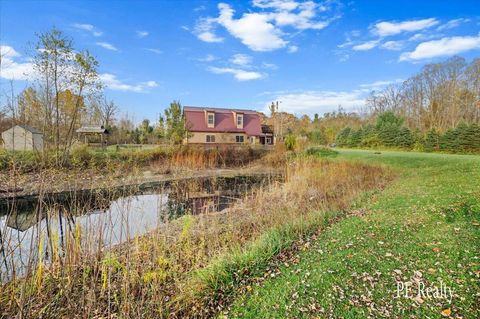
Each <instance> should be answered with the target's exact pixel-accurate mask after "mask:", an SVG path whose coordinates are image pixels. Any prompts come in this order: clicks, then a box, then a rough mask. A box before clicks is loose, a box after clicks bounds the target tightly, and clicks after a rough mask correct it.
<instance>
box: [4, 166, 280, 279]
mask: <svg viewBox="0 0 480 319" xmlns="http://www.w3.org/2000/svg"><path fill="white" fill-rule="evenodd" d="M276 179H277V178H276V177H272V176H270V175H261V176H255V177H246V176H237V177H234V178H204V179H201V180H199V179H191V180H187V181H180V182H179V181H176V182H170V183H168V184H165V183H163V184H153V185H149V187H128V188H121V189H112V190H104V189H102V190H89V191H82V192H67V193H59V194H55V196H53V194H50V196H48V195H47V196H44V197H42V198H40V197H38V196H37V197H31V198H28V199H23V200H20V199H17V200H16V201H12V200H11V201H10V202H4V203H3V205H1V206H0V209H1V210H0V281H2V282H5V281H8V280H10V279H11V278H12V277H13V276H14V275H15V276H17V277H18V276H20V277H21V276H25V275H26V274H28V273H29V271H30V270H32V269H35V266H36V265H37V264H38V261H39V260H41V261H42V262H43V263H45V264H48V263H49V262H51V259H52V258H51V256H52V255H56V256H63V255H64V253H65V250H66V249H69V248H68V247H71V245H72V242H74V243H75V244H77V245H81V249H82V250H83V251H96V250H98V249H108V248H111V247H113V246H115V245H118V244H121V243H124V242H126V241H128V240H130V239H132V238H134V237H136V236H141V235H143V234H146V233H148V232H151V231H153V230H154V229H156V228H158V227H159V226H160V225H161V224H164V223H166V222H168V221H169V220H171V219H174V218H177V217H178V216H181V215H184V214H187V213H188V214H201V213H205V212H216V211H221V210H223V209H225V208H226V207H228V206H229V205H231V203H232V202H235V201H237V200H239V199H241V198H242V196H246V195H248V194H249V193H253V192H254V191H255V189H256V188H258V187H261V186H263V185H265V184H268V183H270V182H271V181H273V180H276Z"/></svg>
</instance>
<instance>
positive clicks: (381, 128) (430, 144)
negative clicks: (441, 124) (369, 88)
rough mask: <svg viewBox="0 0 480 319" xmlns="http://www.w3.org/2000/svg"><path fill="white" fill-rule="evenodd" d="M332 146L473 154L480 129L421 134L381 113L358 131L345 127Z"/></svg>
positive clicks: (469, 127) (460, 126)
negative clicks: (373, 122) (373, 121)
mask: <svg viewBox="0 0 480 319" xmlns="http://www.w3.org/2000/svg"><path fill="white" fill-rule="evenodd" d="M336 144H337V145H338V146H340V147H364V148H378V147H387V148H399V149H407V150H417V151H426V152H433V151H444V152H454V153H457V152H458V153H474V152H480V125H478V124H477V123H472V124H467V123H465V122H460V123H459V124H458V125H457V126H456V127H455V128H451V129H448V130H447V131H445V132H443V133H440V132H439V131H438V130H436V129H431V130H429V131H428V132H426V133H423V132H421V131H420V130H418V129H417V130H411V129H410V128H408V127H407V126H405V125H404V120H403V118H401V117H400V116H397V115H395V114H394V113H393V112H385V113H382V114H380V115H379V116H378V117H377V121H376V123H375V124H367V125H364V126H362V127H360V128H359V129H353V128H350V127H345V128H344V129H342V130H341V131H340V133H339V134H338V135H337V138H336Z"/></svg>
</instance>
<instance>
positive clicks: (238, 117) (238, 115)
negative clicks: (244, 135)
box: [237, 114, 243, 127]
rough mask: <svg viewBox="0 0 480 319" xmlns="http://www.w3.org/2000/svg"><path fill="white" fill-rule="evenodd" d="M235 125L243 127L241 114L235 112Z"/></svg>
mask: <svg viewBox="0 0 480 319" xmlns="http://www.w3.org/2000/svg"><path fill="white" fill-rule="evenodd" d="M237 127H243V114H237Z"/></svg>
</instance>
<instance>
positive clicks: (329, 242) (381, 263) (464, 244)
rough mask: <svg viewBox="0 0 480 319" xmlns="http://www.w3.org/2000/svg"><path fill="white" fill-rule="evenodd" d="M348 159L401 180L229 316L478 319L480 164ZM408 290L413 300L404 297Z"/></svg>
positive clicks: (422, 156) (369, 156)
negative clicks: (374, 166) (388, 169)
mask: <svg viewBox="0 0 480 319" xmlns="http://www.w3.org/2000/svg"><path fill="white" fill-rule="evenodd" d="M345 159H347V160H358V161H365V162H368V163H378V164H381V165H388V166H389V167H392V168H393V169H394V170H395V171H397V172H398V178H397V179H396V180H395V181H394V182H393V183H392V184H391V185H390V186H389V187H387V189H385V190H384V191H383V192H382V193H380V194H377V195H376V196H375V197H373V198H371V199H370V200H368V201H363V202H362V204H361V206H359V207H356V208H357V209H359V210H360V211H362V212H365V214H364V215H360V214H359V216H354V217H349V218H346V219H344V220H342V221H340V222H338V223H336V224H334V225H332V226H331V227H329V228H328V229H327V230H326V231H324V232H323V233H321V234H320V235H319V236H318V237H316V238H315V239H314V240H312V241H311V242H310V243H309V244H307V245H305V250H303V251H301V252H299V253H298V254H297V256H295V257H296V258H294V259H293V260H292V261H291V262H285V263H284V264H282V265H280V266H279V269H278V271H277V275H276V276H274V277H272V278H269V279H268V280H266V281H265V282H263V284H261V285H257V286H254V287H248V288H249V289H248V291H249V292H247V293H245V294H242V295H239V296H237V298H236V299H235V301H234V303H233V304H232V306H231V309H230V311H229V312H228V313H227V316H228V317H232V318H235V317H238V318H379V317H386V318H440V317H452V318H480V284H479V280H480V266H479V265H480V236H479V235H480V221H479V219H480V217H479V216H480V156H468V155H443V154H427V153H403V152H381V154H375V153H374V152H373V151H360V150H341V151H340V155H339V156H338V160H345ZM402 284H403V285H411V288H410V292H409V296H405V290H403V291H402V292H401V294H400V297H397V290H398V287H399V286H400V285H402ZM436 288H437V289H438V290H435V289H436ZM419 289H420V295H418V291H419ZM429 289H431V290H429ZM449 289H451V291H452V297H450V290H449ZM427 293H428V294H427ZM450 298H451V301H450Z"/></svg>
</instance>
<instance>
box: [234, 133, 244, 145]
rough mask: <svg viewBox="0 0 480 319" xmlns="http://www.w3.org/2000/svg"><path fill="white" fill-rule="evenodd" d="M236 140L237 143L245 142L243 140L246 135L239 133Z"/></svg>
mask: <svg viewBox="0 0 480 319" xmlns="http://www.w3.org/2000/svg"><path fill="white" fill-rule="evenodd" d="M235 142H237V143H243V142H244V136H243V135H237V136H235Z"/></svg>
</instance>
